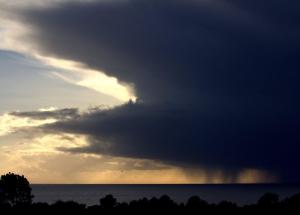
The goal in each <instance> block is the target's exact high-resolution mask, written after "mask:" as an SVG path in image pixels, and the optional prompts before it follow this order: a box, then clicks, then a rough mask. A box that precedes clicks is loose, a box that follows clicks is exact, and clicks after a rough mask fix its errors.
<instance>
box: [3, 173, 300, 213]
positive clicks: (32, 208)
mask: <svg viewBox="0 0 300 215" xmlns="http://www.w3.org/2000/svg"><path fill="white" fill-rule="evenodd" d="M33 198H34V196H33V195H31V187H30V184H29V182H28V180H27V179H26V178H25V177H24V176H19V175H15V174H13V173H8V174H6V175H3V176H1V179H0V214H55V213H65V214H112V213H114V214H115V213H120V214H127V213H131V214H132V213H138V214H156V213H160V212H164V213H170V214H221V213H222V214H227V213H228V214H257V213H268V214H269V213H270V214H300V194H296V195H294V196H291V197H289V198H286V199H283V200H280V199H279V196H278V195H276V194H273V193H266V194H264V195H263V196H262V197H261V198H260V199H259V200H258V201H257V203H255V204H252V205H245V206H238V205H237V204H235V203H233V202H229V201H222V202H220V203H218V204H215V203H208V202H206V201H205V200H203V199H201V198H199V197H198V196H192V197H190V198H189V199H188V201H187V202H186V203H176V202H174V201H173V200H172V199H171V198H170V197H168V196H167V195H164V196H161V197H160V198H156V197H153V198H151V199H147V198H143V199H139V200H133V201H131V202H130V203H124V202H123V203H119V202H118V201H117V199H115V198H114V197H113V196H112V195H107V196H105V197H104V198H102V199H100V201H99V204H98V205H93V206H87V205H85V204H80V203H77V202H74V201H66V202H64V201H57V202H55V203H53V204H48V203H33V201H32V200H33Z"/></svg>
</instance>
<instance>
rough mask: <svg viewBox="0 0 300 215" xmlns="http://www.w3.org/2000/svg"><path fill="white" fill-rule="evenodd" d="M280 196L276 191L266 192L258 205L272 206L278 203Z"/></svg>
mask: <svg viewBox="0 0 300 215" xmlns="http://www.w3.org/2000/svg"><path fill="white" fill-rule="evenodd" d="M278 202H279V196H278V195H277V194H274V193H265V194H264V195H263V196H262V197H261V198H260V199H259V200H258V202H257V203H258V205H260V206H272V205H275V204H278Z"/></svg>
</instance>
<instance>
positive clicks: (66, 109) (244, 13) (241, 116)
mask: <svg viewBox="0 0 300 215" xmlns="http://www.w3.org/2000/svg"><path fill="white" fill-rule="evenodd" d="M299 9H300V3H299V2H298V1H296V0H295V1H294V0H292V1H288V2H282V1H279V0H269V1H258V0H243V1H240V0H186V1H180V0H164V1H156V0H86V1H84V0H43V1H42V0H22V1H3V0H0V10H1V13H0V77H1V78H0V86H1V91H0V100H1V102H0V173H1V174H3V173H6V172H9V171H11V172H16V173H19V174H24V175H25V176H26V177H28V179H29V180H30V181H31V182H32V183H81V184H83V183H113V184H114V183H117V184H119V183H269V182H282V183H292V182H300V174H299V167H298V164H299V163H300V157H299V155H298V152H299V150H300V145H299V144H300V138H299V135H298V133H299V131H298V130H299V128H300V108H299V107H300V102H299V92H300V87H299V84H298V83H299V81H300V73H299V69H300V65H299V56H300V40H299V36H300V17H299Z"/></svg>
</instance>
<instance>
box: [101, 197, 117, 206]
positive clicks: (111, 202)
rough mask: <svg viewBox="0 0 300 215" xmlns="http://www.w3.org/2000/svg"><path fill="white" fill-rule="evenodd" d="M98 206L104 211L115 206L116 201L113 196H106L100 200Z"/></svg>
mask: <svg viewBox="0 0 300 215" xmlns="http://www.w3.org/2000/svg"><path fill="white" fill-rule="evenodd" d="M100 205H101V207H103V208H104V209H112V208H114V207H115V206H116V205H117V199H116V198H115V197H113V195H107V196H105V197H104V198H102V199H100Z"/></svg>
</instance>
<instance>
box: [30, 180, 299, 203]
mask: <svg viewBox="0 0 300 215" xmlns="http://www.w3.org/2000/svg"><path fill="white" fill-rule="evenodd" d="M31 186H32V191H33V195H34V196H35V198H34V202H47V203H54V202H55V201H57V200H63V201H68V200H73V201H76V202H79V203H84V204H87V205H96V204H99V199H100V198H102V197H104V196H105V195H107V194H113V195H114V196H115V197H116V198H117V199H118V201H119V202H129V201H131V200H136V199H140V198H143V197H147V198H151V197H154V196H155V197H160V196H162V195H164V194H167V195H168V196H170V197H171V198H172V199H173V200H174V201H176V202H178V203H180V202H183V203H184V202H186V201H187V199H188V198H189V197H191V196H193V195H197V196H199V197H200V198H202V199H204V200H206V201H208V202H210V203H218V202H220V201H222V200H228V201H233V202H236V203H237V204H238V205H245V204H251V203H256V202H257V200H258V199H259V198H260V197H261V196H262V195H263V194H264V193H266V192H273V193H277V194H279V195H280V197H281V198H285V197H288V196H291V195H294V194H296V193H300V184H297V185H286V184H247V185H244V184H226V185H77V184H76V185H50V184H33V185H31Z"/></svg>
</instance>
